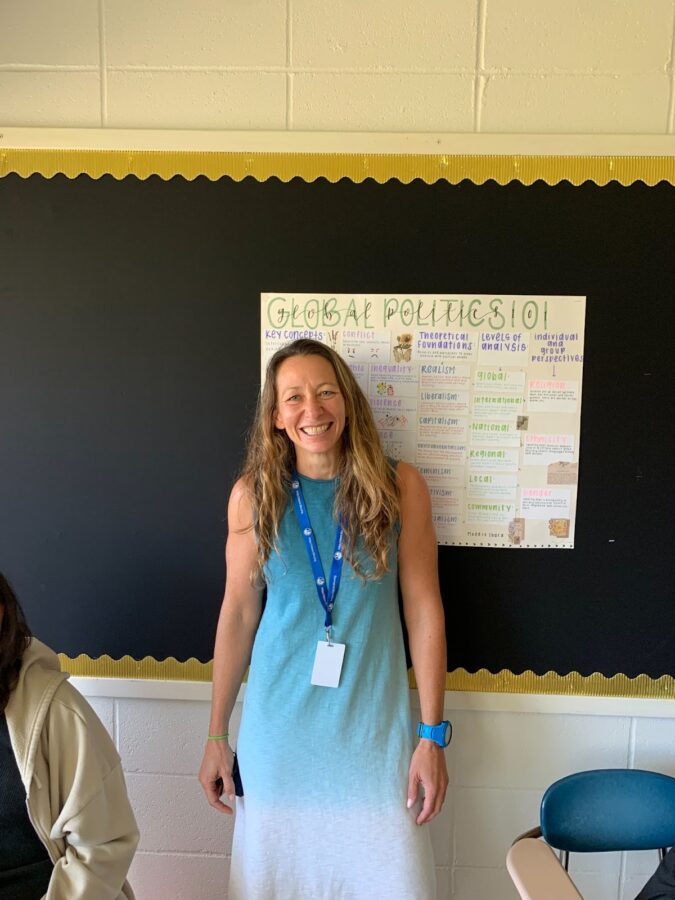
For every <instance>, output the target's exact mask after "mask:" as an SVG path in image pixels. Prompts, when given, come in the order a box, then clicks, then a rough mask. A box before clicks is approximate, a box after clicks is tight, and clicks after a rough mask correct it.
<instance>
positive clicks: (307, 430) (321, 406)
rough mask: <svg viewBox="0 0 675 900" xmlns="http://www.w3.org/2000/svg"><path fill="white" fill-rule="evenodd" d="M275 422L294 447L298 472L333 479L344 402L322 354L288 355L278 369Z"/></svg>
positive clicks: (313, 476) (330, 368)
mask: <svg viewBox="0 0 675 900" xmlns="http://www.w3.org/2000/svg"><path fill="white" fill-rule="evenodd" d="M276 393H277V404H276V414H275V417H274V424H275V426H276V427H277V428H278V429H279V431H285V432H286V436H287V437H288V439H289V440H290V441H291V442H292V444H293V445H294V447H295V463H296V468H297V470H298V472H300V474H301V475H307V476H308V477H310V478H324V479H327V478H334V477H335V476H336V475H337V469H338V463H339V459H340V438H341V437H342V432H343V431H344V428H345V401H344V397H343V396H342V393H341V391H340V387H339V385H338V383H337V375H336V374H335V370H334V369H333V366H332V365H331V364H330V362H329V361H328V360H327V359H324V358H323V357H321V356H291V357H289V358H288V359H286V360H284V362H283V363H281V365H280V366H279V368H278V370H277V389H276Z"/></svg>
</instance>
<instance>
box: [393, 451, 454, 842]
mask: <svg viewBox="0 0 675 900" xmlns="http://www.w3.org/2000/svg"><path fill="white" fill-rule="evenodd" d="M396 472H397V477H398V483H399V490H400V502H401V534H400V537H399V541H398V564H399V581H400V585H401V593H402V595H403V615H404V617H405V624H406V628H407V629H408V641H409V645H410V655H411V657H412V663H413V668H414V670H415V680H416V681H417V687H418V690H419V695H420V705H421V710H422V721H423V722H426V723H427V724H429V725H435V724H437V723H439V722H440V721H441V720H442V719H443V699H444V696H445V673H446V668H447V655H446V645H445V615H444V613H443V603H442V601H441V591H440V586H439V583H438V549H437V545H436V534H435V532H434V526H433V522H432V519H431V499H430V497H429V490H428V488H427V485H426V482H425V481H424V478H423V477H422V476H421V475H420V473H419V472H418V471H417V469H416V468H415V467H414V466H411V465H409V464H408V463H403V462H401V463H399V464H398V466H397V469H396ZM420 784H421V785H422V786H423V788H424V805H423V807H422V811H421V812H420V814H419V816H418V817H417V824H418V825H422V824H423V823H424V822H430V821H431V819H433V818H434V817H435V816H437V815H438V814H439V812H440V811H441V807H442V806H443V801H444V800H445V792H446V790H447V787H448V772H447V768H446V765H445V753H444V750H443V748H442V747H440V746H439V745H438V744H436V743H435V742H434V741H431V740H427V739H426V738H422V739H420V742H419V744H418V745H417V747H416V749H415V752H414V753H413V755H412V759H411V761H410V771H409V777H408V806H412V805H413V803H415V801H416V800H417V795H418V791H419V786H420Z"/></svg>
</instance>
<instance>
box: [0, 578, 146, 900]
mask: <svg viewBox="0 0 675 900" xmlns="http://www.w3.org/2000/svg"><path fill="white" fill-rule="evenodd" d="M67 679H68V675H67V674H66V673H65V672H62V671H61V667H60V665H59V660H58V657H57V656H56V654H55V653H54V652H53V651H52V650H50V649H49V648H48V647H47V646H45V645H44V644H43V643H41V642H40V641H38V640H36V639H35V638H31V637H30V632H29V631H28V628H27V626H26V624H25V620H24V618H23V613H22V611H21V607H20V606H19V603H18V601H17V599H16V597H15V595H14V593H13V591H12V590H11V588H10V586H9V584H8V582H7V581H6V579H5V578H4V577H3V576H2V574H1V573H0V750H2V749H3V743H2V737H3V734H4V736H5V738H6V737H7V736H8V738H9V746H8V742H7V741H6V740H5V743H4V751H5V756H4V757H3V758H2V761H1V762H0V770H1V772H0V792H2V793H3V803H2V811H0V826H1V827H0V897H4V896H7V897H9V896H11V897H12V898H15V897H16V898H22V900H23V898H24V897H25V898H26V900H28V898H31V897H36V898H38V897H40V898H44V900H134V894H133V891H132V890H131V887H130V885H129V884H128V883H127V881H126V880H125V879H126V875H127V872H128V869H129V866H130V864H131V861H132V858H133V855H134V852H135V850H136V845H137V843H138V828H137V826H136V821H135V819H134V815H133V812H132V810H131V806H130V804H129V799H128V797H127V791H126V786H125V783H124V776H123V774H122V768H121V763H120V758H119V756H118V754H117V751H116V750H115V747H114V745H113V743H112V741H111V740H110V737H109V736H108V733H107V731H106V730H105V728H104V727H103V725H102V724H101V722H100V720H99V719H98V717H97V716H96V714H95V713H94V711H93V710H92V709H91V707H90V706H89V704H88V703H87V702H86V700H85V699H84V698H83V697H82V696H81V694H79V693H78V691H76V690H75V688H74V687H72V685H70V684H69V683H68V680H67ZM3 719H4V721H3ZM12 751H13V755H14V759H15V761H16V769H17V770H18V777H14V775H16V772H15V773H14V775H13V772H12V760H11V752H12ZM19 795H21V796H20V799H21V800H22V801H23V802H22V803H20V804H19V802H18V800H19ZM24 804H25V805H24ZM26 812H27V821H25V815H24V814H25V813H26ZM3 814H4V816H5V817H6V820H5V821H1V820H2V816H3ZM31 826H32V830H31ZM21 829H23V832H22V831H21ZM21 835H23V837H21ZM35 837H37V838H38V839H39V842H40V844H41V845H42V846H41V847H40V844H38V843H37V842H35V847H32V845H31V840H34V838H35ZM10 841H13V842H14V844H13V845H12V847H11V848H9V849H8V847H7V842H10ZM3 843H4V844H5V847H4V848H3V846H2V845H3ZM43 848H44V850H43ZM3 850H4V852H3ZM45 851H46V852H45ZM26 854H28V856H27V857H26ZM31 854H32V856H31ZM12 860H14V861H15V862H16V861H17V860H18V862H19V863H22V862H23V863H24V865H23V866H22V865H18V866H16V865H15V866H14V867H12ZM3 885H5V886H6V887H7V890H8V891H9V892H8V893H4V892H3V891H4V888H3ZM43 888H44V890H43ZM36 890H39V893H35V891H36ZM31 891H32V892H33V893H31Z"/></svg>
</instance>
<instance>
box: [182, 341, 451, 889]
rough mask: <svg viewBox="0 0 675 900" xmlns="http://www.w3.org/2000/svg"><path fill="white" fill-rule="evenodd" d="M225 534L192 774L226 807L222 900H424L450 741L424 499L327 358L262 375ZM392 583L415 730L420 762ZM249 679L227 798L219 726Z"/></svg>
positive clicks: (318, 348)
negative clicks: (227, 847)
mask: <svg viewBox="0 0 675 900" xmlns="http://www.w3.org/2000/svg"><path fill="white" fill-rule="evenodd" d="M228 517H229V529H230V530H229V537H228V540H227V548H226V558H227V584H226V588H225V597H224V600H223V605H222V609H221V614H220V620H219V623H218V632H217V637H216V647H215V654H214V683H213V705H212V716H211V728H210V734H209V739H208V741H207V746H206V751H205V754H204V761H203V763H202V769H201V772H200V780H201V782H202V786H203V787H204V790H205V792H206V795H207V797H208V799H209V802H210V803H211V805H212V806H214V807H215V808H216V809H219V810H220V811H221V812H231V811H232V809H233V808H234V806H235V799H234V794H235V790H236V788H235V784H236V785H237V788H238V789H237V790H236V793H237V795H238V799H237V800H236V813H237V818H236V824H235V834H234V842H233V850H232V866H231V880H230V891H229V894H228V896H229V897H231V898H233V900H237V898H246V900H273V898H274V900H279V898H286V900H292V898H296V897H297V898H300V897H317V898H319V897H322V898H333V897H338V896H349V897H353V898H361V897H369V896H370V895H371V893H372V890H373V885H375V884H376V885H377V893H378V897H382V898H390V900H408V898H409V900H412V898H416V900H430V898H432V897H434V896H435V885H434V866H433V857H432V853H431V845H430V840H429V834H428V831H427V830H426V829H424V828H419V827H417V826H419V825H423V824H424V823H426V822H428V821H430V820H431V819H432V818H433V817H434V816H435V815H437V814H438V813H439V811H440V809H441V806H442V804H443V800H444V797H445V791H446V787H447V780H448V779H447V773H446V768H445V757H444V754H443V747H444V746H445V735H446V734H447V731H448V729H447V723H442V722H440V719H441V715H442V702H443V689H444V680H445V677H444V676H445V637H444V635H445V631H444V622H443V609H442V604H441V599H440V592H439V586H438V578H437V567H436V541H435V535H434V531H433V526H432V523H431V507H430V502H429V495H428V491H427V489H426V486H425V484H424V481H423V479H422V478H421V476H420V475H419V474H418V472H417V471H416V470H415V469H414V468H413V467H412V466H409V465H406V464H405V463H400V464H399V465H398V466H397V467H396V466H395V465H394V464H392V463H391V461H389V460H388V459H387V458H386V457H385V456H384V453H383V451H382V448H381V446H380V442H379V437H378V434H377V430H376V428H375V423H374V421H373V417H372V413H371V411H370V407H369V405H368V403H367V401H366V398H365V397H364V395H363V393H362V392H361V390H360V388H359V387H358V385H357V383H356V381H355V379H354V376H353V375H352V373H351V371H350V369H349V367H348V366H347V365H346V363H345V362H344V361H343V360H342V359H341V358H340V357H339V356H338V355H337V354H336V353H334V352H333V351H332V350H330V349H329V348H328V347H326V346H324V345H323V344H320V343H316V342H315V341H311V340H299V341H295V342H294V343H292V344H289V345H288V346H287V347H283V348H282V349H281V350H279V351H278V352H277V353H276V354H275V355H274V356H273V357H272V359H271V360H270V362H269V364H268V367H267V372H266V377H265V383H264V385H263V390H262V393H261V397H260V401H259V404H258V410H257V414H256V420H255V423H254V426H253V430H252V436H251V441H250V445H249V449H248V457H247V462H246V465H245V467H244V471H243V474H242V477H241V478H240V479H239V481H238V482H237V484H236V485H235V487H234V489H233V491H232V496H231V498H230V505H229V511H228ZM328 566H330V568H329V569H328ZM399 582H400V585H401V590H402V594H403V609H404V614H405V619H406V625H407V627H408V633H409V638H410V649H411V655H412V659H413V665H414V667H415V674H416V678H417V683H418V686H419V690H420V699H421V705H422V715H423V718H424V722H423V723H420V727H419V731H418V733H419V734H421V735H423V737H422V739H421V740H420V742H419V744H418V746H417V747H416V748H414V747H413V729H412V727H411V723H410V710H409V706H408V693H409V692H408V679H407V671H406V661H405V653H404V649H403V635H402V630H401V621H400V618H399V611H398V590H397V587H398V583H399ZM263 586H265V587H266V588H267V602H266V606H265V614H264V616H262V617H261V595H262V589H263ZM323 638H325V639H323ZM249 661H250V671H249V679H248V685H247V690H246V699H245V703H244V712H243V716H242V722H241V727H240V731H239V738H238V747H237V766H238V769H239V772H240V780H239V779H238V780H237V782H235V778H234V775H235V758H234V755H233V751H232V749H231V748H230V747H229V745H228V743H227V736H228V722H229V718H230V714H231V712H232V707H233V705H234V701H235V698H236V696H237V690H238V687H239V684H240V681H241V678H242V676H243V673H244V671H245V668H246V666H247V665H248V663H249ZM420 785H423V787H424V801H423V803H422V801H421V797H420V792H419V787H420ZM223 795H225V797H226V799H227V803H225V802H223V800H221V796H223ZM326 835H329V840H330V844H331V853H330V861H329V863H327V862H326V855H325V852H324V847H323V843H322V842H323V841H324V840H325V836H326Z"/></svg>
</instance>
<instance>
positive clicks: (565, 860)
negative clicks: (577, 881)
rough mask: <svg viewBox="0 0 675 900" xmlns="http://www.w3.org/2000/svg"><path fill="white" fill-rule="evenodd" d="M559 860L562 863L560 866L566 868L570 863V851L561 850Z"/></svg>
mask: <svg viewBox="0 0 675 900" xmlns="http://www.w3.org/2000/svg"><path fill="white" fill-rule="evenodd" d="M560 862H561V863H562V867H563V869H564V870H565V871H567V870H568V868H569V865H570V851H569V850H561V851H560Z"/></svg>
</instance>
